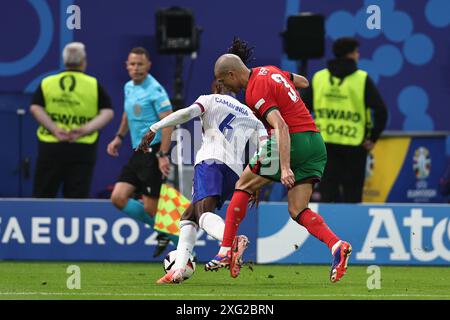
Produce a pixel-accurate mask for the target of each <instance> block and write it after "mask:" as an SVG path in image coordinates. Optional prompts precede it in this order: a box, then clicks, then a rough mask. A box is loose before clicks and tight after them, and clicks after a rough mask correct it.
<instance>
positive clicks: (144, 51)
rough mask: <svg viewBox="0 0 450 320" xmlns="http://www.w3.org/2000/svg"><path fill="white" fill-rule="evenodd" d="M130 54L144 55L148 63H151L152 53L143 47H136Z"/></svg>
mask: <svg viewBox="0 0 450 320" xmlns="http://www.w3.org/2000/svg"><path fill="white" fill-rule="evenodd" d="M130 53H134V54H143V55H145V56H146V57H147V59H148V61H150V53H148V50H147V49H145V48H143V47H135V48H133V49H131V51H130Z"/></svg>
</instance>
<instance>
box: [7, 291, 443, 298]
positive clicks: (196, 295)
mask: <svg viewBox="0 0 450 320" xmlns="http://www.w3.org/2000/svg"><path fill="white" fill-rule="evenodd" d="M28 295H29V296H112V297H115V296H116V297H127V296H144V297H186V298H187V297H292V298H294V297H324V298H325V297H373V298H377V297H392V298H395V297H423V298H438V297H445V298H450V295H449V294H251V293H249V294H211V293H192V294H184V293H110V292H105V293H100V292H79V293H77V292H0V296H28Z"/></svg>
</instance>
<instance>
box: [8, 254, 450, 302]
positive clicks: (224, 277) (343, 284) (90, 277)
mask: <svg viewBox="0 0 450 320" xmlns="http://www.w3.org/2000/svg"><path fill="white" fill-rule="evenodd" d="M69 265H77V266H79V267H80V273H81V275H80V283H81V289H79V290H78V289H72V290H70V289H68V288H67V280H68V278H69V277H70V276H71V274H69V273H67V268H68V266H69ZM380 270H381V288H380V289H372V290H369V289H368V288H367V279H368V277H369V276H370V274H368V273H367V266H352V265H350V266H349V269H348V272H347V274H346V275H345V276H344V278H343V279H342V280H341V281H340V282H338V283H335V284H333V283H330V281H329V279H328V272H329V267H328V266H324V265H318V266H316V265H254V266H253V271H252V270H251V268H249V267H248V266H246V267H244V268H243V269H242V271H241V275H240V276H239V277H238V278H237V279H232V278H231V277H230V276H229V272H228V270H221V271H219V272H205V271H203V265H202V264H199V265H197V270H196V272H195V274H194V275H193V277H192V278H191V279H189V280H187V281H185V282H183V283H182V284H181V285H157V284H155V280H156V279H158V278H159V277H161V276H162V275H163V268H162V263H90V262H6V261H4V262H0V299H2V300H4V299H20V300H21V299H149V300H157V299H162V300H178V299H182V300H186V299H188V300H208V299H224V300H240V299H245V300H258V299H264V300H273V299H282V300H294V299H320V300H328V299H345V300H349V299H356V300H366V299H376V300H380V299H415V300H416V299H432V300H441V299H446V300H450V268H449V267H412V266H408V267H400V266H389V267H388V266H380Z"/></svg>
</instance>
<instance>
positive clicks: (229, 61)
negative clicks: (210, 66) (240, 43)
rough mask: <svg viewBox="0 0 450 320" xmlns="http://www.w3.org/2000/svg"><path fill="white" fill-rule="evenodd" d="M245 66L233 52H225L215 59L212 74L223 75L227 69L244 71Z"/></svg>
mask: <svg viewBox="0 0 450 320" xmlns="http://www.w3.org/2000/svg"><path fill="white" fill-rule="evenodd" d="M245 70H247V67H246V66H245V64H244V63H243V62H242V60H241V58H239V57H238V56H237V55H235V54H231V53H227V54H223V55H221V56H220V57H219V59H217V61H216V65H215V66H214V74H215V75H216V76H219V75H223V74H224V73H226V72H228V71H235V72H239V71H245Z"/></svg>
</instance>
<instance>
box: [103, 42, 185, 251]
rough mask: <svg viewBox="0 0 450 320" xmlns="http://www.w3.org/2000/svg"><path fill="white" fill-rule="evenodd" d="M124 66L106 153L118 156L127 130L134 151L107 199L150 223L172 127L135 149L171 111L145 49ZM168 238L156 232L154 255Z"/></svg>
mask: <svg viewBox="0 0 450 320" xmlns="http://www.w3.org/2000/svg"><path fill="white" fill-rule="evenodd" d="M126 67H127V70H128V74H129V76H130V78H131V80H130V81H128V82H127V83H126V84H125V87H124V91H125V103H124V109H125V111H124V112H123V115H122V121H121V123H120V127H119V130H118V131H117V134H116V136H115V137H114V139H113V140H112V141H111V142H110V143H109V144H108V148H107V152H108V154H109V155H110V156H113V157H117V156H118V155H119V153H118V149H119V148H120V146H121V145H122V139H123V138H124V136H125V134H127V132H128V130H130V134H131V142H132V147H133V149H134V151H133V154H132V156H131V158H130V159H129V161H128V163H127V164H126V165H125V166H124V167H123V169H122V172H121V173H120V176H119V179H118V181H117V183H116V184H115V186H114V190H113V192H112V195H111V201H112V203H113V204H114V205H115V206H116V207H117V208H118V209H120V210H121V211H123V212H124V213H126V214H127V215H128V216H130V217H132V218H133V219H135V220H139V221H141V222H143V223H145V224H147V225H149V226H153V225H154V216H155V214H156V211H157V209H158V200H159V192H160V189H161V184H162V181H163V176H168V174H169V172H170V162H169V157H168V152H169V148H170V143H171V135H172V130H173V127H167V128H164V129H162V130H161V132H159V133H158V134H157V135H156V137H155V139H154V140H153V142H152V143H151V145H150V148H149V152H147V153H144V152H143V151H142V150H136V149H137V147H138V146H139V144H140V143H141V140H142V137H143V136H144V135H145V134H146V133H147V131H148V128H149V127H150V126H152V125H153V124H155V123H156V122H158V121H159V120H160V119H163V118H164V117H166V116H168V115H169V114H170V113H172V105H171V103H170V100H169V97H168V96H167V93H166V90H164V88H163V87H162V86H161V84H160V83H159V82H158V81H157V80H156V79H155V78H153V77H152V76H151V75H150V74H149V71H150V67H151V61H150V55H149V53H148V51H147V50H146V49H144V48H141V47H138V48H134V49H132V50H131V52H130V53H129V55H128V60H127V61H126ZM135 194H142V200H143V204H142V203H141V202H140V201H138V200H135V199H134V195H135ZM169 237H170V238H171V239H172V241H173V242H174V243H175V244H177V242H178V237H176V236H173V235H166V234H163V233H160V234H159V235H158V237H157V240H158V246H157V248H156V250H155V252H154V257H156V256H159V255H160V254H161V253H162V252H163V251H164V249H165V248H166V247H167V245H168V244H169V242H170V239H169Z"/></svg>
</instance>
